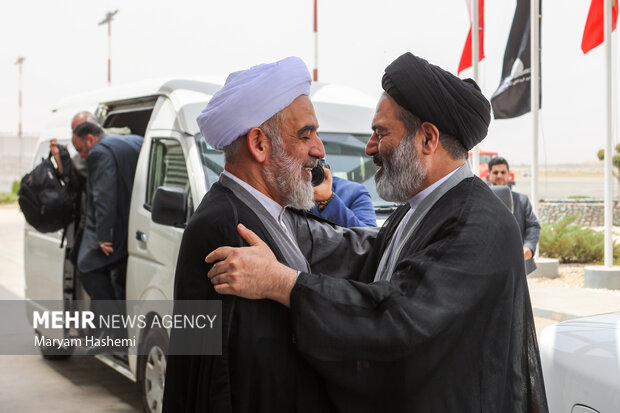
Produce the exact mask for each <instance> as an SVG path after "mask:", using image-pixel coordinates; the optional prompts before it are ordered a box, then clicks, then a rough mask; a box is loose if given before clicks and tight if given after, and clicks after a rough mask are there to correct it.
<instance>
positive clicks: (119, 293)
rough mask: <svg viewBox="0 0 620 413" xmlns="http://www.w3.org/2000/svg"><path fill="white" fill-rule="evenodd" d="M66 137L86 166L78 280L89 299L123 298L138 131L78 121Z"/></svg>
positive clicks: (139, 139) (138, 150) (138, 152)
mask: <svg viewBox="0 0 620 413" xmlns="http://www.w3.org/2000/svg"><path fill="white" fill-rule="evenodd" d="M72 141H73V146H75V149H76V150H77V152H78V153H79V155H80V157H81V158H86V167H87V171H88V179H87V183H86V185H87V189H86V192H87V204H86V223H85V228H84V235H83V238H82V242H81V243H80V249H79V254H78V260H77V265H78V270H79V271H80V277H81V280H82V284H83V285H84V288H85V289H86V292H88V294H89V295H90V298H91V299H92V300H123V299H125V271H126V267H127V226H128V221H129V204H130V201H131V190H132V187H133V180H134V174H135V171H136V164H137V162H138V155H139V154H140V148H141V146H142V137H141V136H137V135H125V136H120V135H109V134H105V133H104V131H103V129H102V128H101V127H100V126H99V125H97V124H94V123H91V122H83V123H80V124H79V125H78V126H76V127H75V129H74V130H73V139H72ZM94 310H95V311H99V312H100V313H101V312H102V311H105V310H104V309H102V308H96V307H95V308H94Z"/></svg>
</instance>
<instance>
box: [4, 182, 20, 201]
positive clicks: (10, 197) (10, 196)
mask: <svg viewBox="0 0 620 413" xmlns="http://www.w3.org/2000/svg"><path fill="white" fill-rule="evenodd" d="M17 191H19V181H13V185H11V192H0V204H10V203H13V202H17Z"/></svg>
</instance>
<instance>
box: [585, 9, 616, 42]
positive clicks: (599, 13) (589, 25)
mask: <svg viewBox="0 0 620 413" xmlns="http://www.w3.org/2000/svg"><path fill="white" fill-rule="evenodd" d="M603 1H604V0H592V3H590V11H589V12H588V20H586V27H585V28H584V29H583V39H582V40H581V50H583V54H586V53H588V52H589V51H590V50H592V49H594V48H595V47H596V46H598V45H599V44H601V43H603V40H604V39H603V37H605V33H604V28H603V18H604V17H603V16H604V14H603V9H604V4H603ZM612 4H613V5H612V7H611V31H612V32H613V31H614V30H616V22H617V21H618V0H613V2H612Z"/></svg>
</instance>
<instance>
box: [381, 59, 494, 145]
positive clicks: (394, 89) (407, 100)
mask: <svg viewBox="0 0 620 413" xmlns="http://www.w3.org/2000/svg"><path fill="white" fill-rule="evenodd" d="M381 86H382V87H383V90H385V91H386V92H387V94H388V95H390V96H391V97H392V98H393V99H394V100H395V101H396V103H398V104H399V105H400V106H402V107H403V108H405V109H407V110H408V111H409V112H411V113H413V114H414V115H416V116H417V117H419V118H420V119H421V120H422V122H431V123H432V124H434V125H435V126H437V129H439V131H440V132H444V133H447V134H448V135H450V136H452V137H454V138H456V139H458V140H459V142H461V143H462V144H463V146H464V147H465V149H467V150H470V149H471V148H473V147H474V146H476V144H478V143H479V142H480V141H482V140H483V139H484V137H485V136H486V135H487V130H488V128H489V122H490V121H491V107H490V105H489V101H488V100H487V99H486V98H485V97H484V96H483V95H482V93H481V92H480V88H479V87H478V85H477V84H476V82H474V81H473V80H472V79H465V80H463V79H459V78H458V77H456V76H454V75H453V74H452V73H449V72H446V71H445V70H443V69H442V68H440V67H439V66H435V65H432V64H430V63H428V62H427V61H426V60H424V59H421V58H419V57H417V56H414V55H412V54H411V53H405V54H404V55H402V56H400V57H399V58H398V59H396V60H394V61H393V62H392V63H391V64H390V65H389V66H388V67H387V68H386V69H385V74H384V75H383V79H382V81H381Z"/></svg>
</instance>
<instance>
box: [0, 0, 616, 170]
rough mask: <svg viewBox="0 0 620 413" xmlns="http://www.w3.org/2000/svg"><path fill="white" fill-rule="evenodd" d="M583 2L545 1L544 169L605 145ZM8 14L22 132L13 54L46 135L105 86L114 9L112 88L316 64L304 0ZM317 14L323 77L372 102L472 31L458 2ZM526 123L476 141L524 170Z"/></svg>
mask: <svg viewBox="0 0 620 413" xmlns="http://www.w3.org/2000/svg"><path fill="white" fill-rule="evenodd" d="M515 5H516V1H514V0H501V1H487V4H486V10H485V40H484V42H485V53H486V58H485V59H484V60H483V61H482V62H481V65H480V76H479V84H480V86H481V88H482V91H483V92H484V94H485V95H486V96H487V97H490V96H491V95H492V94H493V92H494V91H495V89H496V88H497V86H498V85H499V82H500V74H501V66H502V61H503V55H504V48H505V45H506V40H507V37H508V32H509V30H510V25H511V22H512V17H513V14H514V8H515ZM589 5H590V0H571V1H561V0H545V1H544V2H543V8H542V15H543V20H542V30H541V32H542V33H541V35H542V41H541V47H542V93H543V101H542V110H541V113H540V116H541V132H542V134H541V137H540V146H539V161H540V164H541V165H543V166H544V165H545V164H547V165H554V164H564V163H582V162H596V161H597V158H596V152H597V150H598V149H599V148H602V147H603V146H604V142H605V128H604V121H605V110H604V97H605V94H604V92H605V85H604V73H605V72H604V54H603V53H604V51H603V47H602V46H599V47H598V48H596V49H594V50H593V51H591V52H590V53H588V54H587V55H583V54H582V52H581V49H580V45H581V36H582V33H583V27H584V24H585V20H586V16H587V13H588V8H589ZM2 9H3V10H2V13H0V39H2V40H1V41H0V133H14V134H16V131H17V124H18V109H17V103H18V67H17V66H16V65H15V61H16V60H17V58H18V57H19V56H25V57H26V60H25V62H24V65H23V129H24V131H25V133H38V132H40V131H41V130H42V129H43V128H44V127H45V124H46V121H47V118H48V116H49V114H50V109H51V108H52V107H53V106H54V104H55V103H56V102H58V101H59V100H60V99H62V98H64V97H67V96H70V95H74V94H78V93H82V92H86V91H90V90H94V89H99V88H104V87H106V86H107V56H108V38H107V29H106V27H105V26H99V25H98V23H99V22H100V21H101V20H102V19H103V18H104V17H105V13H106V12H108V11H113V10H116V9H118V10H119V12H118V14H117V15H116V16H115V20H114V21H113V23H112V48H111V50H112V84H113V85H119V84H124V83H129V82H135V81H139V80H144V79H150V78H159V77H167V76H175V77H183V76H212V75H216V76H226V75H227V74H228V73H230V72H232V71H236V70H240V69H244V68H248V67H250V66H253V65H255V64H259V63H264V62H270V61H275V60H278V59H281V58H284V57H286V56H290V55H296V56H299V57H301V58H302V59H303V60H304V61H305V62H306V64H307V65H308V68H309V69H310V70H312V68H313V64H314V37H313V33H312V28H313V16H312V11H313V1H312V0H263V1H261V2H258V1H252V0H227V1H217V2H215V1H204V0H203V1H197V0H196V1H194V0H177V1H174V2H172V1H162V0H148V1H146V0H125V1H120V0H100V1H97V2H85V1H74V0H57V1H55V2H50V1H43V0H21V1H19V2H17V1H13V2H4V4H3V7H2ZM318 10H319V11H318V17H319V19H318V26H319V59H318V60H319V61H318V67H319V80H320V81H322V82H328V83H336V84H343V85H347V86H350V87H354V88H356V89H359V90H361V91H363V92H365V93H367V94H368V95H370V96H372V97H373V98H378V97H379V95H380V93H381V82H380V80H381V76H382V75H383V71H384V69H385V67H386V66H387V65H388V64H389V63H390V62H392V60H394V59H395V58H396V57H398V56H399V55H401V54H402V53H404V52H406V51H411V52H412V53H414V54H416V55H418V56H421V57H424V58H425V59H427V60H428V61H430V62H431V63H434V64H437V65H439V66H441V67H443V68H445V69H446V70H449V71H451V72H453V73H456V69H457V67H458V63H459V59H460V55H461V51H462V48H463V44H464V42H465V38H466V35H467V31H468V29H469V16H468V12H467V4H466V1H465V0H444V1H432V0H408V1H405V0H382V1H370V0H330V1H325V0H319V6H318ZM614 37H615V35H614ZM614 41H615V39H614ZM614 48H615V49H616V50H617V49H618V45H617V41H615V43H614ZM617 55H618V53H616V57H615V59H616V60H617ZM616 67H620V66H617V65H616ZM461 76H462V77H469V76H471V71H470V70H467V71H465V72H463V73H462V75H461ZM615 111H616V113H620V111H618V109H617V108H616V110H615ZM616 117H617V116H616ZM368 126H369V131H370V125H368ZM532 129H533V127H532V121H531V116H530V115H529V114H526V115H523V116H521V117H519V118H516V119H510V120H497V121H495V120H494V121H492V123H491V126H490V128H489V135H488V137H487V138H486V139H485V140H484V141H483V142H482V144H481V145H480V147H481V149H483V150H494V151H497V152H499V153H500V154H501V155H503V156H505V157H506V158H508V159H509V161H510V162H511V163H512V164H515V165H516V164H529V163H530V160H531V154H532Z"/></svg>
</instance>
